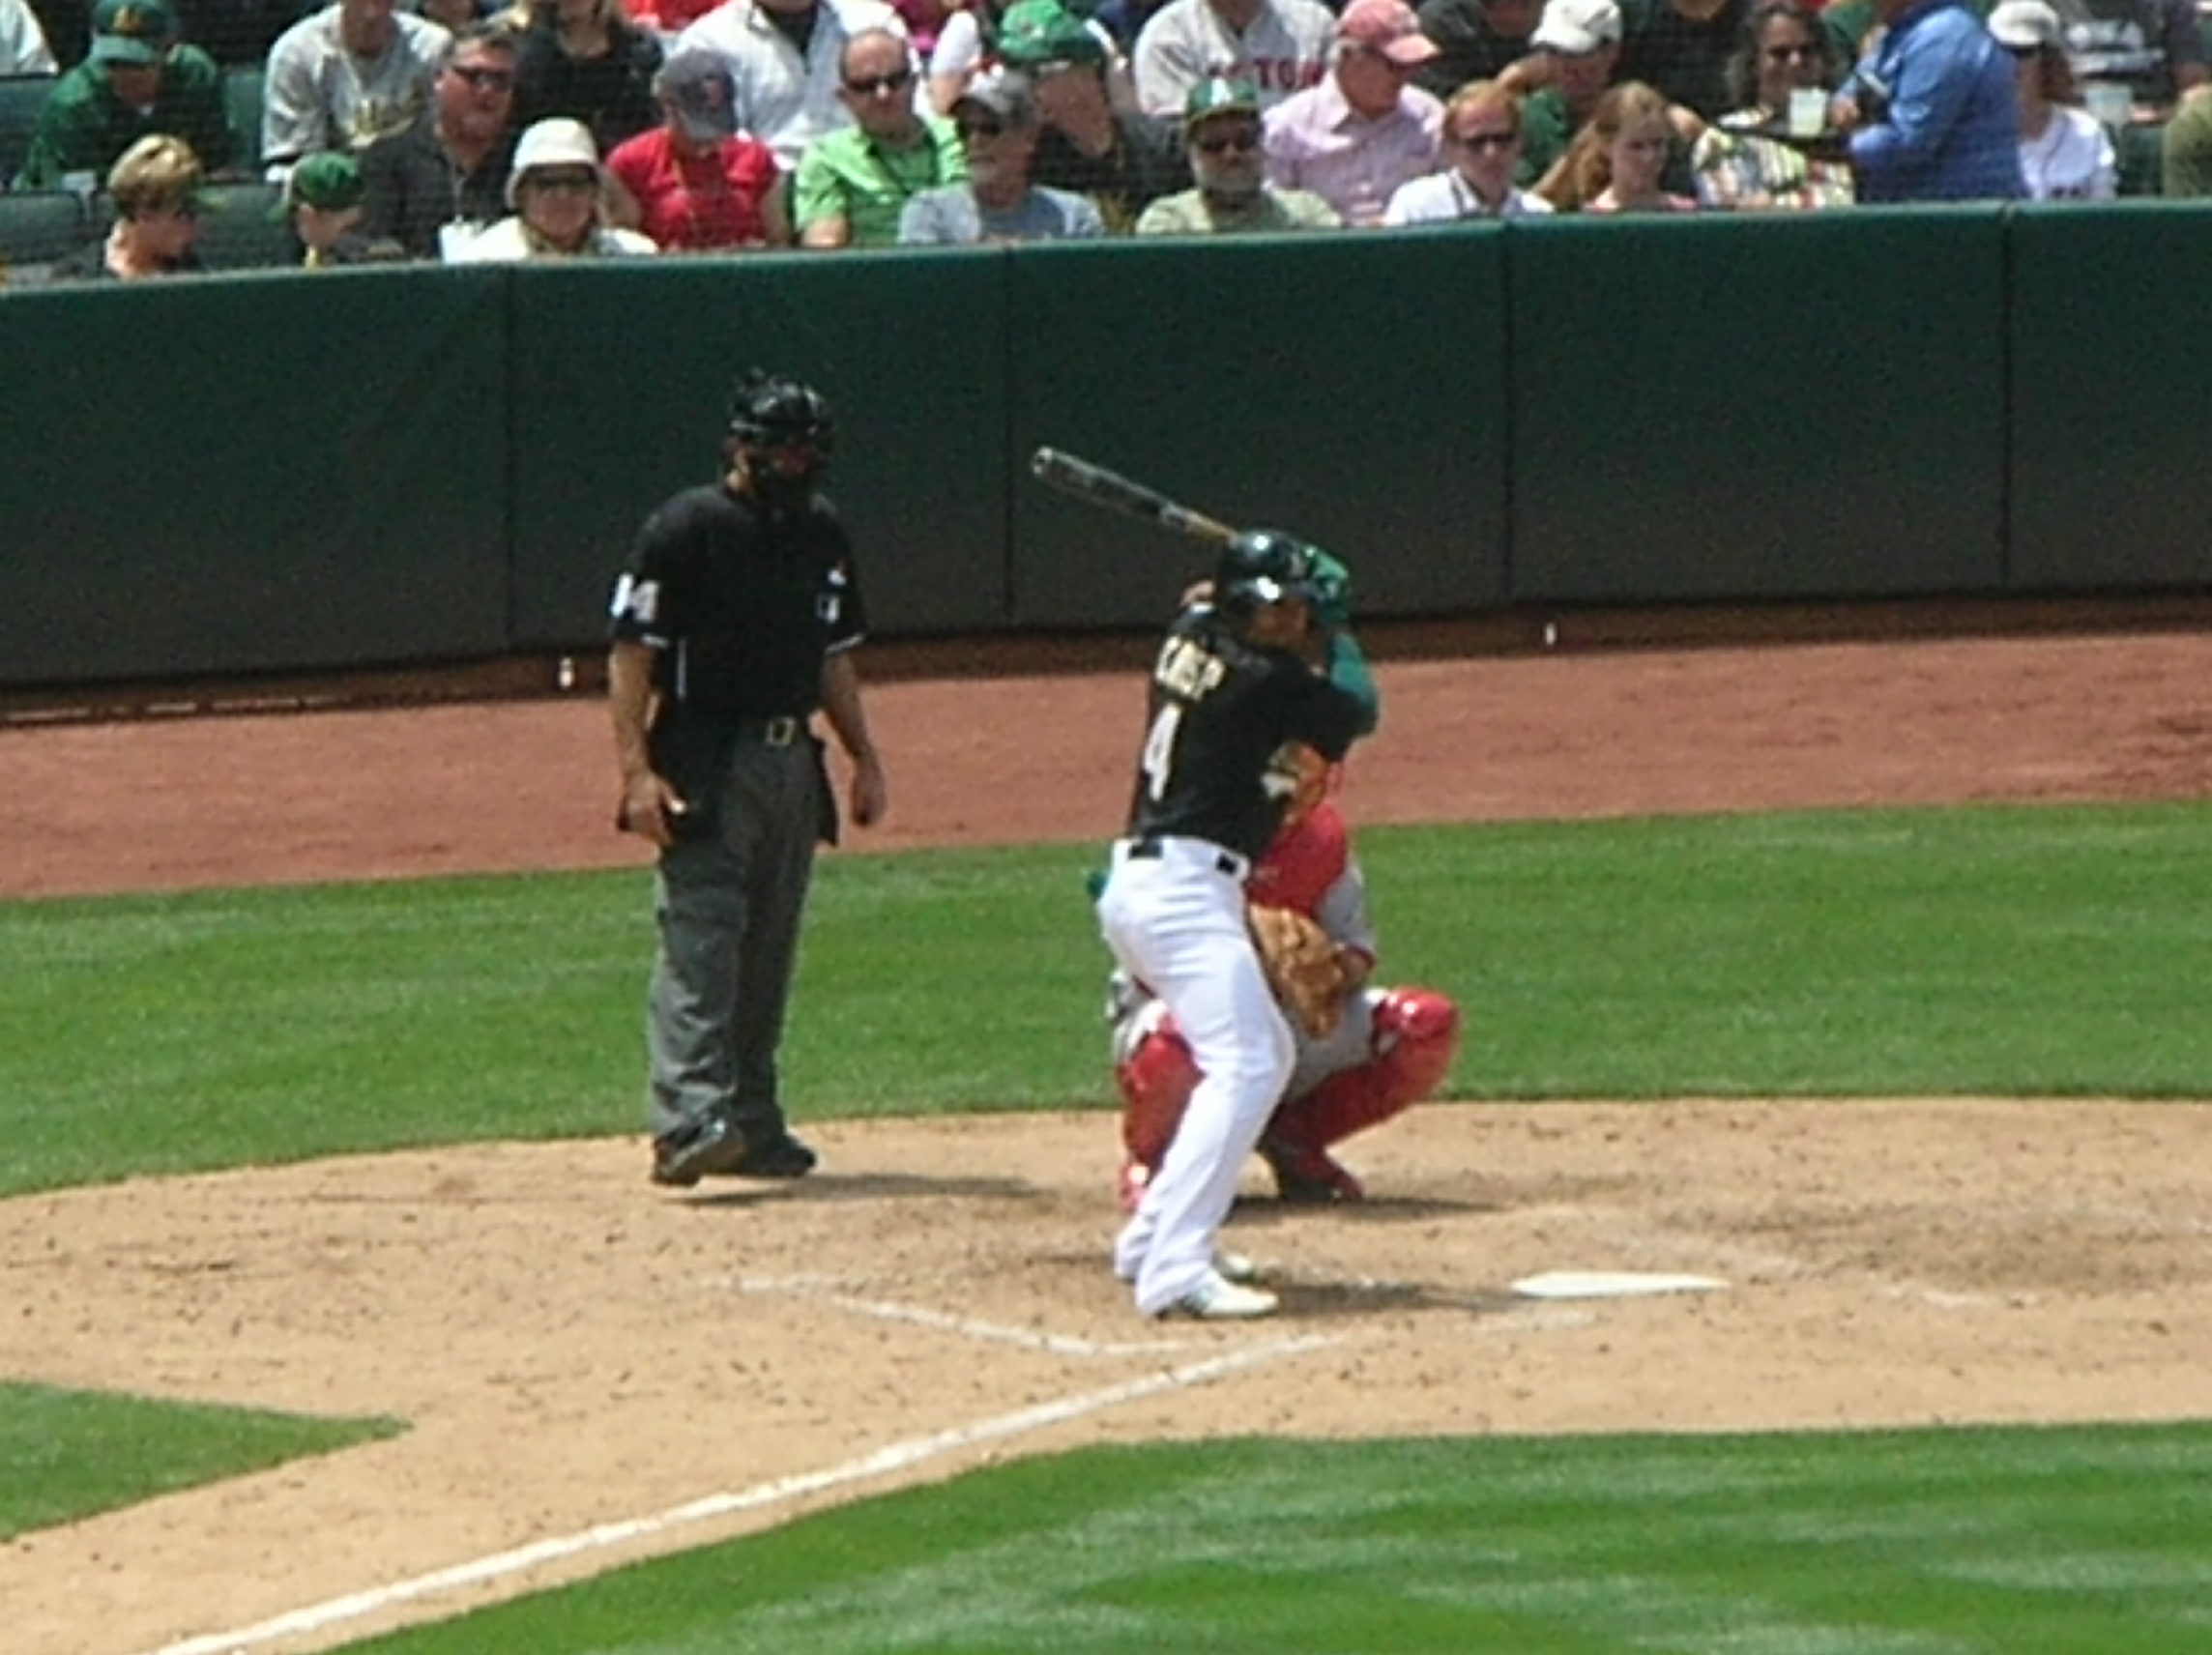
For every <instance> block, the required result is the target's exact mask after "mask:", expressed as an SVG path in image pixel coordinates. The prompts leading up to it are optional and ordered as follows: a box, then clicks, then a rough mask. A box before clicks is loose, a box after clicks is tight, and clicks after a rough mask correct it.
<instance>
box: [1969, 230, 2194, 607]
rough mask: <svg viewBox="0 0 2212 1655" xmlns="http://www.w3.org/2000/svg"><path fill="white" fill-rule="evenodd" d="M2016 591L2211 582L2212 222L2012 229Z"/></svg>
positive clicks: (2013, 572)
mask: <svg viewBox="0 0 2212 1655" xmlns="http://www.w3.org/2000/svg"><path fill="white" fill-rule="evenodd" d="M2010 246H2011V254H2012V296H2013V298H2012V532H2011V567H2010V570H2009V573H2010V575H2011V580H2010V585H2011V586H2012V587H2013V588H2014V589H2015V590H2018V591H2022V592H2039V591H2073V592H2081V591H2139V590H2143V589H2146V588H2155V587H2175V586H2202V585H2204V584H2205V583H2207V582H2208V581H2212V528H2208V522H2212V511H2208V510H2207V508H2206V503H2205V488H2204V479H2205V473H2206V460H2205V455H2206V449H2207V444H2208V441H2212V435H2208V432H2207V428H2206V416H2207V412H2208V410H2212V377H2208V375H2207V368H2208V367H2212V261H2208V260H2207V257H2206V254H2207V252H2208V251H2212V217H2208V216H2207V215H2206V214H2205V213H2204V212H2203V211H2202V210H2201V209H2200V208H2197V207H2196V206H2193V205H2184V204H2181V203H2172V204H2166V203H2156V204H2154V203H2147V202H2144V203H2130V204H2127V205H2125V206H2120V207H2101V206H2092V205H2088V204H2086V203H2067V204H2065V205H2062V206H2052V207H2037V208H2023V209H2022V210H2020V211H2019V212H2017V213H2015V214H2014V215H2013V218H2012V224H2011V237H2010Z"/></svg>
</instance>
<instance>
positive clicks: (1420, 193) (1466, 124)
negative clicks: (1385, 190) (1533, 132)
mask: <svg viewBox="0 0 2212 1655" xmlns="http://www.w3.org/2000/svg"><path fill="white" fill-rule="evenodd" d="M1443 144H1444V157H1445V159H1446V160H1449V161H1450V162H1451V164H1450V165H1449V166H1448V167H1446V168H1445V169H1444V170H1443V171H1442V172H1432V173H1430V174H1429V175H1428V176H1427V177H1426V178H1416V179H1412V180H1411V181H1410V182H1408V183H1405V184H1402V185H1400V186H1399V187H1398V189H1397V191H1396V192H1395V193H1394V194H1393V195H1392V196H1391V197H1390V204H1389V206H1387V207H1386V208H1384V209H1383V223H1384V224H1385V225H1399V224H1443V223H1450V222H1452V221H1453V220H1455V219H1460V218H1526V217H1528V216H1529V215H1532V214H1543V213H1549V212H1551V211H1552V204H1551V203H1550V202H1549V201H1547V200H1545V199H1544V198H1543V197H1542V196H1541V195H1537V194H1533V193H1531V192H1530V191H1528V190H1526V189H1521V188H1519V187H1518V186H1517V185H1515V184H1514V182H1513V174H1514V171H1515V169H1516V168H1518V167H1519V166H1520V164H1521V100H1520V99H1519V98H1518V97H1517V96H1515V94H1514V93H1513V92H1511V91H1510V90H1508V89H1507V88H1506V87H1504V86H1501V85H1499V83H1498V82H1497V81H1495V80H1477V81H1472V82H1470V83H1469V84H1468V85H1466V86H1463V87H1461V88H1460V89H1459V90H1458V91H1457V92H1455V93H1453V94H1452V96H1451V101H1450V102H1447V103H1446V104H1445V105H1444V129H1443Z"/></svg>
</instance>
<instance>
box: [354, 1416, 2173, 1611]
mask: <svg viewBox="0 0 2212 1655" xmlns="http://www.w3.org/2000/svg"><path fill="white" fill-rule="evenodd" d="M2208 1605H2212V1428H2208V1427H2204V1426H2196V1425H2192V1426H2178V1427H2138V1428H2130V1429H2126V1430H2106V1431H2082V1430H2051V1431H2031V1430H2002V1431H1993V1430H1969V1431H1944V1432H1895V1433H1869V1434H1864V1435H1828V1436H1800V1437H1610V1438H1597V1439H1589V1440H1581V1441H1568V1440H1557V1439H1542V1440H1539V1439H1531V1438H1484V1439H1456V1440H1455V1439H1445V1438H1420V1439H1412V1440H1390V1441H1377V1442H1364V1443H1347V1442H1328V1443H1312V1442H1289V1443H1286V1442H1275V1441H1248V1440H1247V1441H1218V1440H1217V1441H1211V1442H1205V1443H1199V1444H1181V1445H1179V1446H1177V1447H1175V1448H1173V1449H1150V1448H1146V1449H1122V1448H1093V1449H1085V1450H1082V1451H1079V1452H1075V1453H1071V1454H1064V1455H1060V1456H1056V1457H1054V1458H1051V1459H1045V1460H1037V1461H1031V1462H1024V1463H1021V1464H1017V1465H1013V1466H1005V1467H1002V1468H998V1469H994V1470H990V1471H986V1472H979V1473H975V1474H972V1475H969V1476H967V1477H964V1478H961V1479H959V1480H957V1481H954V1482H952V1483H949V1484H947V1485H945V1486H942V1487H938V1488H929V1489H918V1490H911V1491H908V1492H905V1493H901V1494H898V1495H890V1496H888V1497H886V1498H882V1499H877V1500H873V1501H870V1502H869V1503H867V1504H865V1505H860V1506H855V1507H849V1508H844V1509H840V1510H836V1511H832V1512H829V1513H827V1514H825V1515H822V1516H818V1517H812V1518H808V1519H805V1520H803V1521H801V1522H798V1523H794V1524H789V1525H787V1526H785V1527H783V1528H780V1529H778V1530H775V1531H773V1532H771V1533H769V1534H766V1535H762V1536H760V1537H757V1538H755V1539H752V1540H748V1541H745V1542H743V1543H742V1544H737V1545H731V1546H724V1547H717V1548H713V1549H710V1550H706V1551H701V1552H695V1553H687V1554H684V1555H679V1556H674V1557H669V1558H665V1559H661V1560H658V1561H655V1562H652V1563H647V1564H643V1565H639V1566H637V1567H633V1568H630V1569H627V1570H625V1571H623V1572H621V1573H619V1574H616V1575H613V1576H610V1577H607V1578H605V1579H602V1580H598V1581H595V1582H590V1583H588V1584H585V1585H581V1586H574V1587H569V1588H568V1589H566V1590H562V1591H558V1592H552V1593H547V1594H543V1595H540V1596H538V1597H534V1598H529V1599H525V1600H521V1601H518V1602H516V1603H513V1604H510V1605H507V1606H503V1607H501V1608H497V1609H493V1610H489V1611H480V1612H479V1613H476V1614H473V1615H470V1616H468V1617H466V1618H464V1619H461V1620H457V1621H453V1622H450V1623H446V1624H442V1625H433V1626H426V1627H421V1628H416V1629H413V1630H410V1631H407V1632H404V1633H400V1634H396V1635H393V1636H389V1637H384V1638H380V1639H376V1640H371V1641H369V1642H367V1643H364V1644H360V1645H357V1646H356V1647H357V1648H358V1649H360V1650H363V1651H373V1652H374V1655H525V1652H527V1655H723V1652H724V1651H728V1650H733V1649H764V1650H774V1651H776V1652H777V1655H863V1652H866V1655H878V1652H885V1651H898V1652H899V1655H1016V1652H1021V1655H1157V1652H1159V1651H1169V1650H1172V1651H1177V1652H1200V1651H1224V1652H1227V1651H1236V1652H1238V1655H1245V1652H1249V1655H1477V1652H1491V1651H1494V1652H1497V1655H1654V1652H1661V1655H1969V1652H1970V1655H2181V1652H2182V1651H2186V1650H2192V1649H2201V1648H2203V1647H2205V1646H2206V1640H2207V1639H2208V1638H2212V1609H2208V1608H2207V1606H2208Z"/></svg>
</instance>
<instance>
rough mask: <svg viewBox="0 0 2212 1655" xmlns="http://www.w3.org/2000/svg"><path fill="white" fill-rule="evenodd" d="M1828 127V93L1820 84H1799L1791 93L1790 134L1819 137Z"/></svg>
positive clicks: (1795, 136)
mask: <svg viewBox="0 0 2212 1655" xmlns="http://www.w3.org/2000/svg"><path fill="white" fill-rule="evenodd" d="M1827 127H1828V95H1827V93H1825V92H1823V91H1822V90H1821V89H1820V88H1819V87H1818V86H1798V87H1793V88H1791V89H1790V136H1791V137H1793V138H1817V137H1819V135H1820V134H1821V133H1822V132H1823V131H1826V130H1827Z"/></svg>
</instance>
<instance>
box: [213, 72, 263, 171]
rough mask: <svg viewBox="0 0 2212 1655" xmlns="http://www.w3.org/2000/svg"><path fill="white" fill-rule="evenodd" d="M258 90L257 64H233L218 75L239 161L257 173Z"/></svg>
mask: <svg viewBox="0 0 2212 1655" xmlns="http://www.w3.org/2000/svg"><path fill="white" fill-rule="evenodd" d="M262 87H263V72H262V69H261V66H260V65H259V64H234V65H232V66H230V67H229V68H227V69H225V70H224V71H223V72H222V101H223V105H224V107H225V108H227V109H228V110H229V111H230V124H231V125H232V126H234V127H236V128H237V129H238V146H239V148H238V154H239V160H240V162H241V164H243V165H244V166H246V167H247V168H249V169H250V170H252V171H254V172H259V171H260V170H261V96H262Z"/></svg>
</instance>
